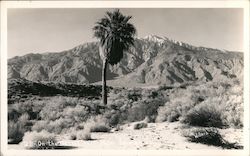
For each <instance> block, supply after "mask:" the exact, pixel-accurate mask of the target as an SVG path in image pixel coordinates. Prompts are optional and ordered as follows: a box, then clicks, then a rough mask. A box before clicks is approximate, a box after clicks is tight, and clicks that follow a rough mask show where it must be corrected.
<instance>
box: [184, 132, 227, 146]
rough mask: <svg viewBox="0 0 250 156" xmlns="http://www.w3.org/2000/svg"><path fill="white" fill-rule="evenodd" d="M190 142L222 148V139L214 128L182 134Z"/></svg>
mask: <svg viewBox="0 0 250 156" xmlns="http://www.w3.org/2000/svg"><path fill="white" fill-rule="evenodd" d="M184 136H185V137H187V138H188V140H189V141H191V142H196V143H202V144H207V145H214V146H222V145H223V138H222V136H221V134H220V133H219V131H218V130H217V129H216V128H198V129H193V130H190V131H189V132H187V133H186V134H184Z"/></svg>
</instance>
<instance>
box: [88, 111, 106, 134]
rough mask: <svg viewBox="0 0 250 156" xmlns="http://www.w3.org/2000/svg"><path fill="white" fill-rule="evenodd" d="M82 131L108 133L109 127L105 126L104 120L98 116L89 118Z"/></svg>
mask: <svg viewBox="0 0 250 156" xmlns="http://www.w3.org/2000/svg"><path fill="white" fill-rule="evenodd" d="M84 130H86V131H90V132H110V130H111V129H110V127H109V126H108V125H107V121H106V119H105V118H104V117H103V116H101V115H99V116H95V117H91V118H90V119H89V120H87V122H86V123H85V125H84Z"/></svg>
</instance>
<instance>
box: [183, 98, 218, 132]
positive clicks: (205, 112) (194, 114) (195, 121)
mask: <svg viewBox="0 0 250 156" xmlns="http://www.w3.org/2000/svg"><path fill="white" fill-rule="evenodd" d="M210 102H211V101H210V100H207V101H204V102H202V103H201V104H199V105H197V106H195V107H194V108H193V109H191V110H190V111H189V112H188V113H187V114H186V115H185V116H184V118H183V119H182V122H184V123H187V124H189V125H192V126H203V127H218V128H222V127H223V122H222V119H221V114H222V112H221V109H220V105H219V103H217V102H215V103H210Z"/></svg>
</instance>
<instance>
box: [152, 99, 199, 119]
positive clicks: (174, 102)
mask: <svg viewBox="0 0 250 156" xmlns="http://www.w3.org/2000/svg"><path fill="white" fill-rule="evenodd" d="M195 105H196V101H195V100H193V99H192V97H191V95H189V96H188V95H187V96H181V97H178V98H176V97H171V99H170V101H169V102H167V103H165V105H164V106H162V107H159V109H158V116H157V118H156V121H157V122H164V121H169V122H174V121H178V120H179V118H180V117H182V116H184V115H185V114H187V112H188V111H189V110H190V109H192V108H193V107H194V106H195Z"/></svg>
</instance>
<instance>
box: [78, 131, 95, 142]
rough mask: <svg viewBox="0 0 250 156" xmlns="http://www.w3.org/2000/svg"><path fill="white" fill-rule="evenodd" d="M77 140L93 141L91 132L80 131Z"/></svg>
mask: <svg viewBox="0 0 250 156" xmlns="http://www.w3.org/2000/svg"><path fill="white" fill-rule="evenodd" d="M77 140H92V138H91V133H90V131H89V130H84V131H79V132H78V133H77Z"/></svg>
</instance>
